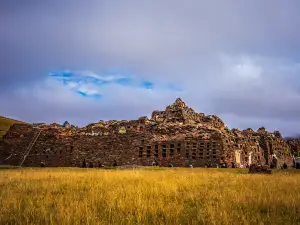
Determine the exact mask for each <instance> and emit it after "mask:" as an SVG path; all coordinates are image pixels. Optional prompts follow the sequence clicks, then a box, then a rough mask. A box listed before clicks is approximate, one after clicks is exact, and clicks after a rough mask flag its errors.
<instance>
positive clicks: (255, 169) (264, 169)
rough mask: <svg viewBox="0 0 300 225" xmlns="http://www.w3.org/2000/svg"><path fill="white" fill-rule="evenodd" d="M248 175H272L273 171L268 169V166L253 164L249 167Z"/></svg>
mask: <svg viewBox="0 0 300 225" xmlns="http://www.w3.org/2000/svg"><path fill="white" fill-rule="evenodd" d="M248 173H264V174H271V173H272V170H271V169H269V168H268V166H262V165H256V164H251V165H250V167H249V172H248Z"/></svg>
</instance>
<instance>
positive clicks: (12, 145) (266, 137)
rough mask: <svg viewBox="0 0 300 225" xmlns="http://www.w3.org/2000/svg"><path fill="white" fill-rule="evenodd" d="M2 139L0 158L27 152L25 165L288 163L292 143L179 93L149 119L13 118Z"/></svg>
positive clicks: (1, 160) (8, 161)
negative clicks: (242, 125)
mask: <svg viewBox="0 0 300 225" xmlns="http://www.w3.org/2000/svg"><path fill="white" fill-rule="evenodd" d="M39 131H41V133H40V135H39V136H38V138H37V140H36V142H35V143H34V145H33V147H32V149H28V146H29V144H30V142H31V141H32V139H33V137H34V135H35V134H36V133H37V132H39ZM3 140H4V142H3V143H2V147H1V143H0V149H1V148H2V150H1V155H0V157H1V158H0V163H1V164H12V165H19V164H20V162H21V161H22V158H23V157H24V155H27V153H28V155H27V157H26V160H25V161H24V164H23V165H24V166H40V165H41V162H43V163H45V165H46V166H81V165H82V162H83V160H84V159H86V164H87V166H89V165H93V167H96V166H97V165H101V166H102V165H103V166H113V165H114V164H117V165H118V166H126V165H139V166H152V165H153V164H159V165H161V166H168V165H170V164H172V165H173V166H189V165H190V164H192V165H193V166H194V167H204V166H205V165H206V166H209V167H217V166H220V165H224V164H225V165H227V166H228V167H231V165H232V163H234V164H235V166H236V167H246V166H249V165H250V164H261V165H268V166H271V165H272V166H273V167H274V168H275V167H276V168H280V167H281V166H282V165H283V164H284V163H286V164H287V165H288V166H289V167H290V166H292V165H293V160H292V156H291V149H290V147H289V145H288V144H287V143H286V141H284V140H283V139H282V137H281V135H280V133H276V132H275V133H269V132H267V131H266V130H265V129H264V128H261V129H259V130H258V131H257V132H255V131H253V130H252V129H250V128H249V129H247V130H243V131H240V130H238V129H232V130H229V129H228V128H227V127H225V125H224V123H223V121H222V120H221V119H220V118H219V117H217V116H214V115H212V116H210V115H208V116H207V115H204V114H203V113H196V112H195V111H194V110H193V109H191V108H189V107H187V106H186V105H185V103H184V102H183V101H182V100H181V99H177V100H176V101H175V102H174V103H173V104H172V105H170V106H168V107H167V108H166V110H165V111H154V112H153V113H152V118H151V119H149V118H147V117H140V118H139V119H138V120H131V121H127V120H122V121H116V120H111V121H102V120H101V121H99V122H98V123H92V124H89V125H87V126H86V127H83V128H77V127H74V126H67V127H63V126H60V125H58V124H52V125H46V124H33V125H26V124H16V125H13V126H12V127H11V128H10V130H9V131H8V132H7V134H6V135H5V136H4V137H3ZM28 150H30V151H28ZM8 156H10V157H9V158H8ZM274 158H275V159H276V160H275V159H274Z"/></svg>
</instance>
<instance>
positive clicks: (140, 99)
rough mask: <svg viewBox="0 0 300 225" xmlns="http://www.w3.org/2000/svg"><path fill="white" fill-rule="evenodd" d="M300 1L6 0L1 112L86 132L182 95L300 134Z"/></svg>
mask: <svg viewBox="0 0 300 225" xmlns="http://www.w3.org/2000/svg"><path fill="white" fill-rule="evenodd" d="M299 27H300V1H298V0H286V1H282V0H264V1H261V0H251V1H241V0H222V1H221V0H185V1H179V0H149V1H148V0H144V1H140V0H126V1H124V0H97V1H96V0H95V1H94V0H90V1H83V0H82V1H81V0H78V1H71V0H60V1H46V0H45V1H38V0H28V1H23V0H2V1H0V103H1V104H0V115H2V116H7V117H12V118H15V119H20V120H23V121H26V122H31V123H32V122H45V123H52V122H58V123H63V122H64V121H65V120H67V121H69V122H70V123H72V124H75V125H79V126H84V125H87V124H88V123H91V122H97V121H99V120H110V119H118V120H121V119H137V118H138V117H141V116H150V115H151V112H152V111H153V110H156V109H157V110H164V109H165V107H166V106H167V105H169V104H171V103H173V102H174V101H175V100H176V98H177V97H180V98H182V99H183V100H184V101H185V102H186V104H187V105H188V106H190V107H192V108H193V109H195V110H196V111H197V112H204V113H205V114H215V115H217V116H219V117H220V118H221V119H222V120H223V121H224V122H225V124H226V125H227V126H228V127H229V128H239V129H245V128H248V127H251V128H253V129H257V128H259V127H261V126H264V127H266V128H267V129H268V130H269V131H273V130H280V131H281V133H282V134H283V135H284V136H291V135H297V134H299V133H300V128H299V127H300V30H299Z"/></svg>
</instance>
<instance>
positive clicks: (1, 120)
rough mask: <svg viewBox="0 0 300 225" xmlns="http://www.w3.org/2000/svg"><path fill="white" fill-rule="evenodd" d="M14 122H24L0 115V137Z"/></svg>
mask: <svg viewBox="0 0 300 225" xmlns="http://www.w3.org/2000/svg"><path fill="white" fill-rule="evenodd" d="M16 123H24V122H22V121H18V120H14V119H10V118H6V117H3V116H0V138H2V136H3V135H4V134H5V133H6V131H8V130H9V128H10V126H12V125H14V124H16Z"/></svg>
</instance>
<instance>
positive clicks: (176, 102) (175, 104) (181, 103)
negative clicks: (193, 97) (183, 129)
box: [172, 98, 185, 107]
mask: <svg viewBox="0 0 300 225" xmlns="http://www.w3.org/2000/svg"><path fill="white" fill-rule="evenodd" d="M172 106H179V107H185V103H184V101H182V99H181V98H177V99H176V101H175V102H174V103H173V104H172Z"/></svg>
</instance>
